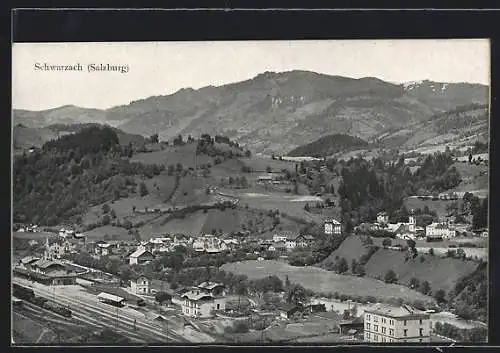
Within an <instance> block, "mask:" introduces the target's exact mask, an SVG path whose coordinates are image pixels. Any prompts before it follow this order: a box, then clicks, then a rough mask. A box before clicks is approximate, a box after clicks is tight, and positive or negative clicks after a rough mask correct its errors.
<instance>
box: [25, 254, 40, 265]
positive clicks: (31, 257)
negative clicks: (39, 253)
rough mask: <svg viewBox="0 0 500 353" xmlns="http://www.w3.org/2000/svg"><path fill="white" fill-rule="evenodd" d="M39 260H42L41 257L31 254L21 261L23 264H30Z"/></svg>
mask: <svg viewBox="0 0 500 353" xmlns="http://www.w3.org/2000/svg"><path fill="white" fill-rule="evenodd" d="M38 260H40V258H39V257H35V256H31V255H30V256H26V257H23V258H22V259H21V263H22V264H29V263H32V262H35V261H38Z"/></svg>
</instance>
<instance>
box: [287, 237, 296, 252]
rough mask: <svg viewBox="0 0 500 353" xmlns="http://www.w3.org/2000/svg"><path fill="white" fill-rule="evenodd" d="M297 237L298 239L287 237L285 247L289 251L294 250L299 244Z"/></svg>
mask: <svg viewBox="0 0 500 353" xmlns="http://www.w3.org/2000/svg"><path fill="white" fill-rule="evenodd" d="M295 239H296V238H295V237H290V238H287V239H286V241H285V247H286V249H287V250H288V251H292V250H293V249H295V247H296V246H297V242H296V240H295Z"/></svg>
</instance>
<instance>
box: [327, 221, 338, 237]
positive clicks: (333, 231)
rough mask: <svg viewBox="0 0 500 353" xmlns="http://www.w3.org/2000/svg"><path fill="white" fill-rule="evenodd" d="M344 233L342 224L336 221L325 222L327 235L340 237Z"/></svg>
mask: <svg viewBox="0 0 500 353" xmlns="http://www.w3.org/2000/svg"><path fill="white" fill-rule="evenodd" d="M341 233H342V224H341V223H340V222H339V221H337V220H335V219H327V220H325V234H328V235H339V234H341Z"/></svg>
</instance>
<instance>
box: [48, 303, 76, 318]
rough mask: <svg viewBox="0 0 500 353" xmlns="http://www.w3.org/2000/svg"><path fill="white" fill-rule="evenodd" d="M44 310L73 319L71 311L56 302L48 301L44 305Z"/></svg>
mask: <svg viewBox="0 0 500 353" xmlns="http://www.w3.org/2000/svg"><path fill="white" fill-rule="evenodd" d="M42 308H44V309H47V310H50V311H53V312H55V313H56V314H59V315H62V316H64V317H71V314H72V313H71V310H69V309H68V308H66V307H64V306H62V305H61V304H57V303H56V302H51V301H46V302H45V303H43V305H42Z"/></svg>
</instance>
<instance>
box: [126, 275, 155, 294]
mask: <svg viewBox="0 0 500 353" xmlns="http://www.w3.org/2000/svg"><path fill="white" fill-rule="evenodd" d="M150 286H151V281H150V280H149V279H148V278H147V277H146V276H139V277H136V278H132V279H131V280H130V289H131V290H132V292H134V293H135V294H149V293H150V291H151V288H150Z"/></svg>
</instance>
